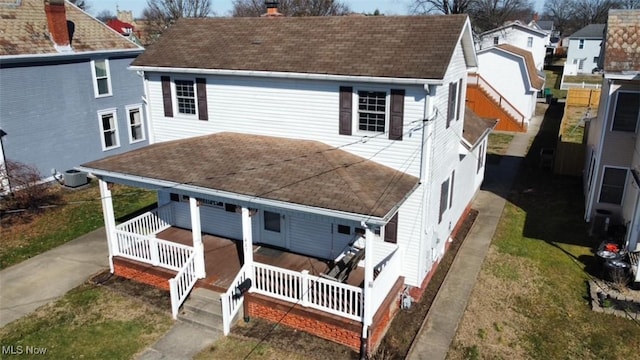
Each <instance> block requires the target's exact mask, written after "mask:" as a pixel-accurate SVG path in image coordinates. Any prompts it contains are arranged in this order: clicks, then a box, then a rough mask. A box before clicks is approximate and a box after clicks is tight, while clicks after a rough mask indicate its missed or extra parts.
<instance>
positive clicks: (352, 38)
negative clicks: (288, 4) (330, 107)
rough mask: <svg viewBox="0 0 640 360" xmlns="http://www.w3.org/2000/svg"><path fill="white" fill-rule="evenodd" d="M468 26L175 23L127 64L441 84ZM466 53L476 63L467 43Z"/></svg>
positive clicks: (457, 20) (337, 20) (287, 20)
mask: <svg viewBox="0 0 640 360" xmlns="http://www.w3.org/2000/svg"><path fill="white" fill-rule="evenodd" d="M466 22H467V16H466V15H447V16H444V15H443V16H321V17H278V18H269V17H260V18H258V17H256V18H200V19H180V20H178V21H177V22H176V23H175V24H174V25H172V26H171V27H170V28H169V29H168V30H167V31H166V32H165V33H163V34H162V36H161V37H160V39H159V40H158V41H157V42H156V43H154V44H153V45H151V46H149V47H148V48H147V50H146V51H145V52H144V53H143V54H142V55H140V56H139V57H138V58H137V59H136V60H135V61H134V62H133V63H132V65H133V66H146V67H167V68H196V69H224V70H245V71H266V72H290V73H314V74H331V75H348V76H372V77H394V78H414V79H442V78H443V77H444V74H445V71H446V70H447V67H448V65H449V61H450V60H451V58H452V55H453V52H454V49H455V47H456V45H457V44H458V40H459V39H460V36H461V34H462V33H463V30H465V24H466ZM467 46H468V49H467V51H469V53H468V54H466V56H467V58H469V56H470V57H471V58H473V56H474V55H473V53H472V52H473V49H472V47H473V44H472V40H471V37H470V36H469V44H468V45H467ZM471 66H475V64H472V65H471Z"/></svg>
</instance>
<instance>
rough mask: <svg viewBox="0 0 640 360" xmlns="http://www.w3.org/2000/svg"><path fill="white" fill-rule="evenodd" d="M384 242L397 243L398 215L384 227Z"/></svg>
mask: <svg viewBox="0 0 640 360" xmlns="http://www.w3.org/2000/svg"><path fill="white" fill-rule="evenodd" d="M384 241H385V242H388V243H392V244H396V243H398V213H396V214H395V215H393V217H392V218H391V220H389V222H388V223H387V225H385V226H384Z"/></svg>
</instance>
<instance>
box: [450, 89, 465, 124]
mask: <svg viewBox="0 0 640 360" xmlns="http://www.w3.org/2000/svg"><path fill="white" fill-rule="evenodd" d="M461 91H462V79H460V80H459V81H457V82H452V83H449V102H448V104H447V127H449V126H450V124H451V121H452V120H454V119H455V120H458V119H460V110H461V108H462V104H461V100H462V96H461Z"/></svg>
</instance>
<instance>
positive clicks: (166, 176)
mask: <svg viewBox="0 0 640 360" xmlns="http://www.w3.org/2000/svg"><path fill="white" fill-rule="evenodd" d="M83 167H85V168H90V169H99V170H105V171H109V172H114V173H118V174H125V175H133V176H141V177H144V178H151V179H157V180H165V181H169V182H174V183H178V184H189V185H194V186H198V187H202V188H207V189H214V190H220V191H226V192H231V193H236V194H242V195H248V196H255V197H258V198H263V199H271V200H277V201H284V202H289V203H295V204H300V205H306V206H312V207H317V208H325V209H331V210H338V211H343V212H349V213H355V214H362V215H367V216H369V215H370V216H376V217H381V218H382V217H384V216H385V215H387V213H389V212H390V211H391V210H393V208H394V207H395V206H396V205H398V204H399V203H401V202H402V201H403V200H404V198H405V197H406V196H408V195H409V194H410V193H411V192H412V191H413V189H414V188H415V186H416V185H417V184H418V178H416V177H414V176H411V175H408V174H405V173H403V172H400V171H397V170H394V169H391V168H389V167H386V166H383V165H380V164H378V163H376V162H374V161H370V160H367V159H364V158H362V157H359V156H356V155H353V154H351V153H348V152H346V151H344V150H340V149H336V148H333V147H331V146H329V145H326V144H323V143H321V142H317V141H309V140H293V139H284V138H276V137H269V136H258V135H245V134H238V133H218V134H214V135H206V136H200V137H194V138H189V139H184V140H175V141H169V142H163V143H158V144H153V145H149V146H147V147H144V148H142V149H138V150H134V151H130V152H127V153H124V154H120V155H114V156H111V157H107V158H104V159H101V160H97V161H93V162H90V163H87V164H84V165H83Z"/></svg>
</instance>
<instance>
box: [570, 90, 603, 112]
mask: <svg viewBox="0 0 640 360" xmlns="http://www.w3.org/2000/svg"><path fill="white" fill-rule="evenodd" d="M599 103H600V89H579V88H570V89H569V90H568V92H567V104H566V105H567V106H588V107H591V108H597V107H598V104H599Z"/></svg>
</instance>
